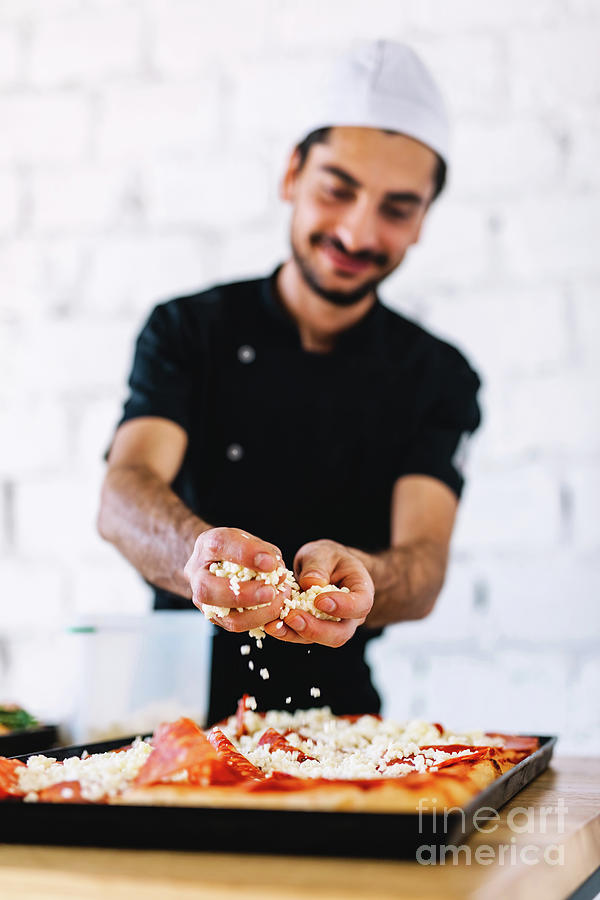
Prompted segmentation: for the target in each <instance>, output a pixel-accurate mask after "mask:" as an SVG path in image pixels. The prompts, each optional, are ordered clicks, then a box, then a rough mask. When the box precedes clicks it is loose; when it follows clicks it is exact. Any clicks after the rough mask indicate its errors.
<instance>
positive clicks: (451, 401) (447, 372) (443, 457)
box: [398, 345, 481, 497]
mask: <svg viewBox="0 0 600 900" xmlns="http://www.w3.org/2000/svg"><path fill="white" fill-rule="evenodd" d="M436 381H437V384H439V389H438V391H437V392H436V395H435V397H434V399H433V402H432V403H431V404H430V406H429V408H428V409H427V410H426V412H425V414H424V416H423V419H422V421H421V422H420V423H419V427H418V429H417V431H416V433H415V435H414V438H413V440H412V442H411V445H410V447H409V448H408V452H407V453H406V454H405V455H404V458H403V463H402V471H401V472H400V473H399V476H398V477H400V476H401V475H409V474H410V475H430V476H431V477H432V478H438V479H439V480H440V481H443V482H444V484H447V485H448V487H449V488H451V490H453V491H454V493H455V494H456V495H457V497H460V495H461V493H462V490H463V487H464V481H465V479H464V467H465V462H466V454H467V447H468V444H469V441H470V439H471V437H472V435H473V433H474V431H475V430H476V429H477V428H478V426H479V424H480V422H481V413H480V409H479V404H478V402H477V392H478V390H479V387H480V384H481V382H480V379H479V376H478V375H477V373H476V372H474V371H473V369H471V367H470V366H469V364H468V363H467V361H466V360H465V358H464V357H463V356H462V355H461V354H460V353H459V352H458V351H457V350H455V349H454V348H453V347H450V346H449V345H443V347H442V348H441V350H440V354H439V357H438V372H437V379H436Z"/></svg>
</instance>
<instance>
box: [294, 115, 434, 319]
mask: <svg viewBox="0 0 600 900" xmlns="http://www.w3.org/2000/svg"><path fill="white" fill-rule="evenodd" d="M436 164H437V160H436V156H435V153H434V152H433V151H432V150H430V149H429V148H428V147H425V146H424V145H423V144H420V143H419V142H418V141H415V140H413V139H412V138H408V137H405V136H404V135H400V134H387V133H386V132H383V131H379V130H378V129H375V128H349V127H348V128H346V127H344V128H332V129H331V131H330V132H329V135H328V137H327V142H326V143H323V144H314V145H313V146H312V147H311V148H310V150H309V153H308V156H307V158H306V161H305V163H304V166H303V167H302V168H301V169H299V168H298V166H299V157H298V154H297V153H296V154H294V155H293V156H292V158H291V160H290V163H289V166H288V169H287V172H286V174H285V176H284V180H283V184H282V196H283V198H284V199H285V200H288V201H289V202H290V203H291V204H292V207H293V210H292V224H291V245H292V252H293V255H294V259H295V262H296V264H297V266H298V268H299V270H300V272H301V274H302V277H303V279H304V281H305V282H306V283H307V284H308V286H309V287H310V288H311V289H312V290H313V291H315V293H317V294H318V295H319V296H321V297H322V298H323V299H325V300H328V301H329V302H331V303H335V304H337V305H340V306H350V305H351V304H353V303H356V302H358V301H359V300H362V299H363V298H364V297H366V296H367V294H369V293H370V292H371V291H372V290H373V289H374V288H375V287H376V285H377V284H379V282H380V281H382V280H383V279H384V278H386V277H387V276H388V275H389V274H390V272H392V271H393V270H394V269H395V268H396V266H398V265H399V264H400V263H401V262H402V260H403V259H404V256H405V254H406V252H407V250H408V248H409V247H410V246H411V244H415V243H416V242H417V240H418V239H419V234H420V230H421V226H422V224H423V218H424V216H425V213H426V211H427V208H428V206H429V203H430V202H431V199H432V196H433V192H434V174H435V168H436Z"/></svg>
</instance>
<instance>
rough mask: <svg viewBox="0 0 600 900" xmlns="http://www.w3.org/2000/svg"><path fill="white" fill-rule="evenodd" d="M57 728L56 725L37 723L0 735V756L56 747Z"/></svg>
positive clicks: (31, 752)
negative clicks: (36, 724)
mask: <svg viewBox="0 0 600 900" xmlns="http://www.w3.org/2000/svg"><path fill="white" fill-rule="evenodd" d="M57 743H58V728H57V726H56V725H39V726H37V727H34V728H19V729H18V730H17V731H9V732H8V734H1V735H0V756H17V755H19V754H25V753H26V754H28V755H30V756H31V754H33V753H38V752H39V753H41V752H43V751H44V750H49V749H50V747H56V745H57Z"/></svg>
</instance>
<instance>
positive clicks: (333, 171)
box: [321, 166, 362, 188]
mask: <svg viewBox="0 0 600 900" xmlns="http://www.w3.org/2000/svg"><path fill="white" fill-rule="evenodd" d="M321 169H322V170H323V172H329V174H330V175H335V176H336V178H339V179H340V180H341V181H345V182H346V184H347V185H349V186H350V187H353V188H359V187H361V186H362V185H361V183H360V181H357V180H356V178H354V177H353V176H352V175H350V173H349V172H345V171H344V170H343V169H340V168H338V166H321Z"/></svg>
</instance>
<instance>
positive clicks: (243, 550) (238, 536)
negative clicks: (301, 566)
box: [192, 528, 282, 572]
mask: <svg viewBox="0 0 600 900" xmlns="http://www.w3.org/2000/svg"><path fill="white" fill-rule="evenodd" d="M196 553H197V556H198V560H199V561H200V560H201V561H202V563H203V564H204V563H207V562H209V563H211V562H221V561H222V560H228V561H229V562H234V563H237V564H238V565H240V566H246V567H247V568H249V569H256V570H258V571H260V572H272V571H273V569H276V568H277V567H278V566H280V565H282V556H281V551H280V549H279V547H276V546H275V544H270V543H268V542H267V541H263V540H261V539H260V538H257V537H255V536H254V535H252V534H248V532H246V531H242V530H241V529H240V528H210V529H209V530H208V531H205V532H204V533H203V534H201V535H200V537H199V538H198V539H197V541H196V545H195V547H194V554H196ZM194 554H193V555H192V557H193V556H194Z"/></svg>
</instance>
